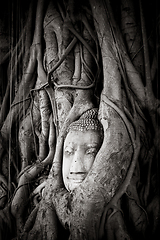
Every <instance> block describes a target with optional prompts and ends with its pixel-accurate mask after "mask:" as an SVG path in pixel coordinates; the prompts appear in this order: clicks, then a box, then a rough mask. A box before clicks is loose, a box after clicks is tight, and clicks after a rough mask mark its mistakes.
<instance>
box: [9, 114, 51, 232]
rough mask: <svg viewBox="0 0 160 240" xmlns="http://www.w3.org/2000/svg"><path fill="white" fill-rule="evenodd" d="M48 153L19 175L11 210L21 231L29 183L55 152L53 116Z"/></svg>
mask: <svg viewBox="0 0 160 240" xmlns="http://www.w3.org/2000/svg"><path fill="white" fill-rule="evenodd" d="M48 146H49V153H48V155H47V157H46V158H45V159H44V160H43V161H39V160H37V162H35V163H34V164H33V165H31V166H28V167H27V168H26V169H24V170H23V171H22V173H21V174H20V177H19V183H18V187H17V189H16V192H15V195H14V198H13V200H12V204H11V212H12V214H13V216H14V217H15V218H16V220H17V229H18V231H20V232H21V231H22V229H23V225H24V213H25V211H24V210H25V207H26V205H27V203H28V199H29V188H28V186H29V184H30V183H31V182H32V181H33V180H34V179H35V178H36V176H37V175H38V174H39V173H40V172H41V171H42V170H44V168H45V167H46V166H48V165H51V164H52V161H53V157H54V152H55V127H54V123H53V117H52V115H51V117H50V129H49V138H48Z"/></svg>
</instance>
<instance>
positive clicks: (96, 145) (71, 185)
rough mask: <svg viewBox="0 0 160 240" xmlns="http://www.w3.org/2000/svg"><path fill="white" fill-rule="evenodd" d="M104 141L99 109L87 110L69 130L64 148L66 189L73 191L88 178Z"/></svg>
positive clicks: (63, 170)
mask: <svg viewBox="0 0 160 240" xmlns="http://www.w3.org/2000/svg"><path fill="white" fill-rule="evenodd" d="M102 141H103V127H102V125H101V123H100V121H99V120H98V110H97V109H95V108H93V109H91V110H88V111H86V112H85V113H84V114H82V116H81V117H80V118H79V120H77V121H75V122H73V123H71V125H70V126H69V128H68V130H67V135H66V138H65V141H64V148H63V164H62V175H63V181H64V185H65V187H66V189H67V190H68V191H73V190H74V189H75V188H77V187H78V186H79V185H80V184H81V183H82V182H83V180H84V179H85V178H86V176H87V174H88V172H89V170H90V169H91V167H92V165H93V162H94V160H95V156H96V154H97V152H98V151H99V149H100V147H101V144H102Z"/></svg>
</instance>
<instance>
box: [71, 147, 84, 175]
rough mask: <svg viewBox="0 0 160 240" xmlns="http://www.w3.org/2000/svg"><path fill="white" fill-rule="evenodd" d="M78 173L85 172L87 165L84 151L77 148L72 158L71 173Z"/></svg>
mask: <svg viewBox="0 0 160 240" xmlns="http://www.w3.org/2000/svg"><path fill="white" fill-rule="evenodd" d="M78 173H85V166H84V156H83V153H82V152H81V151H78V150H77V151H76V152H75V154H74V156H73V159H72V163H71V167H70V174H78Z"/></svg>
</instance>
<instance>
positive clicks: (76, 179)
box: [68, 175, 85, 183]
mask: <svg viewBox="0 0 160 240" xmlns="http://www.w3.org/2000/svg"><path fill="white" fill-rule="evenodd" d="M84 179H85V176H84V175H83V176H71V177H68V180H69V181H71V182H74V183H81V182H83V180H84Z"/></svg>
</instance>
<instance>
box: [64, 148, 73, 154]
mask: <svg viewBox="0 0 160 240" xmlns="http://www.w3.org/2000/svg"><path fill="white" fill-rule="evenodd" d="M64 154H65V155H66V156H70V155H72V154H74V149H73V148H70V147H66V148H65V150H64Z"/></svg>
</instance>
